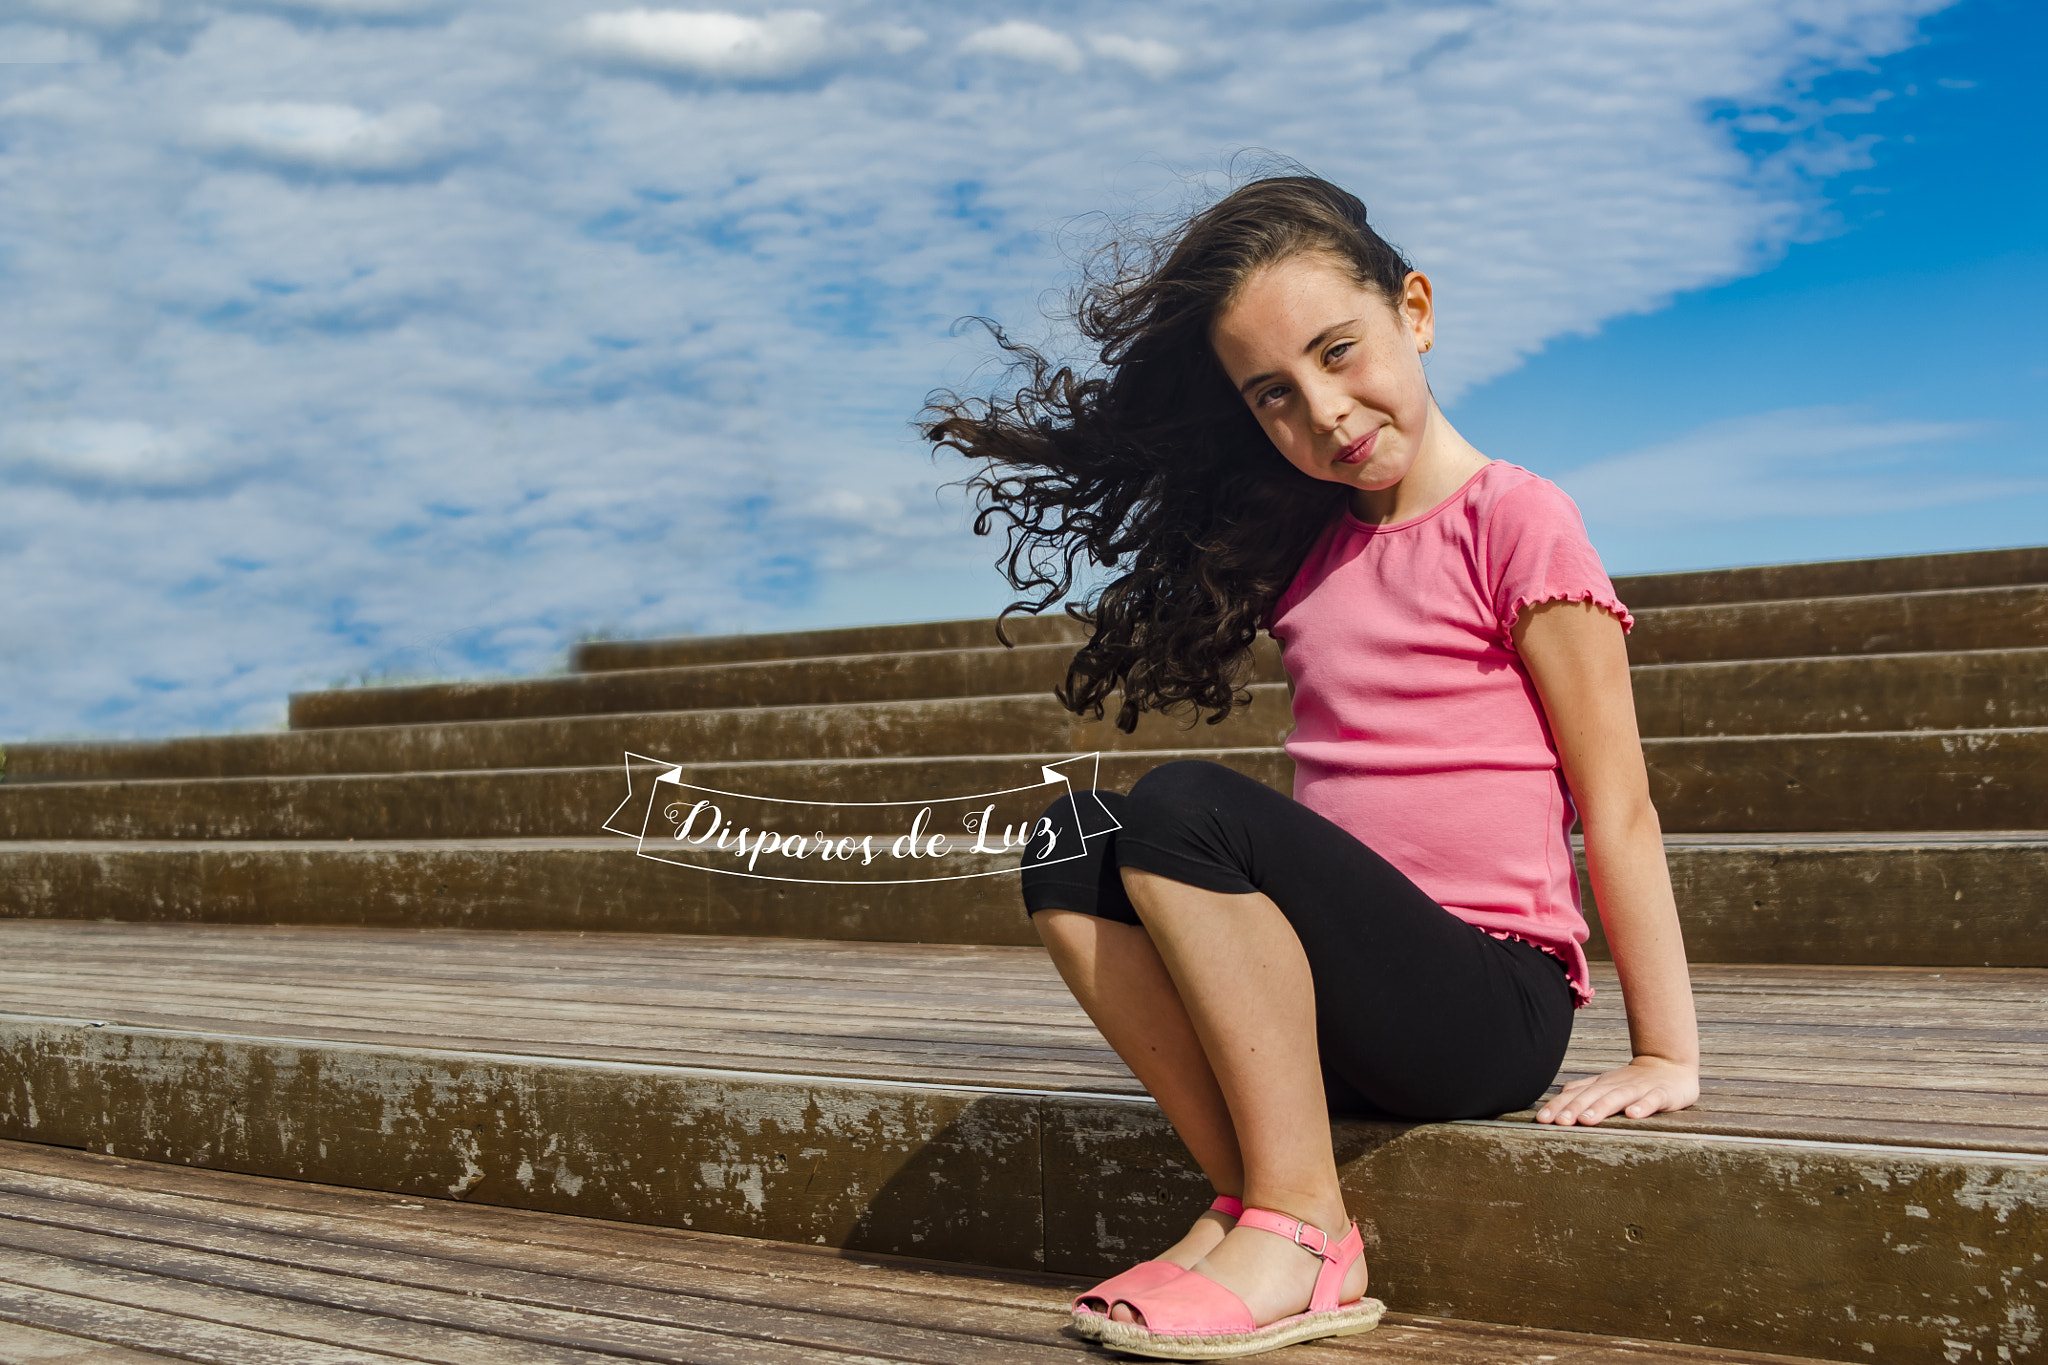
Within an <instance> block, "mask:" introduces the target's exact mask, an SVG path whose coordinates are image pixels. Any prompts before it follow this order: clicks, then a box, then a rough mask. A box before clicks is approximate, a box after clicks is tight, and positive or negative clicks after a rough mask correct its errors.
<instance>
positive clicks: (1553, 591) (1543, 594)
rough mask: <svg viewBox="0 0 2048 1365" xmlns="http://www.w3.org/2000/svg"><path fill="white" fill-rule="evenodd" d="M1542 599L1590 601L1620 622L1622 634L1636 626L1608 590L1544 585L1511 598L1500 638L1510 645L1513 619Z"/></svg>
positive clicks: (1515, 619) (1539, 604)
mask: <svg viewBox="0 0 2048 1365" xmlns="http://www.w3.org/2000/svg"><path fill="white" fill-rule="evenodd" d="M1545 602H1591V603H1592V604H1593V605H1594V606H1596V607H1600V608H1602V609H1603V610H1605V611H1607V612H1608V613H1610V614H1611V615H1612V616H1613V617H1614V618H1615V619H1616V620H1617V621H1620V622H1621V633H1622V634H1624V635H1626V634H1628V633H1629V632H1630V631H1632V630H1634V629H1635V628H1636V618H1635V617H1633V616H1631V615H1630V614H1629V610H1628V608H1627V607H1625V606H1623V605H1622V603H1621V599H1620V598H1619V597H1616V596H1615V595H1614V594H1613V593H1611V592H1601V591H1600V590H1599V589H1598V588H1545V589H1543V590H1541V591H1539V592H1532V593H1524V594H1522V595H1521V596H1519V597H1517V598H1516V599H1515V600H1514V602H1513V603H1512V604H1511V605H1510V606H1509V607H1508V616H1507V619H1506V620H1505V621H1502V622H1501V623H1500V636H1501V639H1503V640H1506V641H1508V643H1509V644H1510V646H1512V645H1513V643H1514V641H1513V635H1514V630H1515V622H1517V621H1519V620H1521V619H1522V613H1523V612H1525V611H1527V610H1528V609H1529V608H1531V607H1537V606H1541V605H1543V604H1544V603H1545Z"/></svg>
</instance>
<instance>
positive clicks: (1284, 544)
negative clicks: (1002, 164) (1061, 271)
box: [919, 175, 1411, 733]
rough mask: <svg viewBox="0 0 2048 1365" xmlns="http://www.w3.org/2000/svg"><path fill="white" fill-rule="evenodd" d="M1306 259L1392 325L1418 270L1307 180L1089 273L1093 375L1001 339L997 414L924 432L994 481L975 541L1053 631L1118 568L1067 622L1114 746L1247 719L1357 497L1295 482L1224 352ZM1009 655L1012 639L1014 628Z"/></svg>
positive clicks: (1069, 681) (962, 401)
mask: <svg viewBox="0 0 2048 1365" xmlns="http://www.w3.org/2000/svg"><path fill="white" fill-rule="evenodd" d="M1302 252H1321V253H1325V254H1327V255H1328V256H1330V257H1331V258H1332V259H1334V260H1336V261H1337V262H1339V263H1341V264H1342V265H1343V266H1345V267H1346V268H1347V269H1348V270H1349V271H1350V273H1351V275H1352V276H1353V278H1354V279H1356V280H1357V281H1358V283H1359V284H1361V285H1364V286H1366V287H1369V288H1371V289H1374V290H1375V291H1377V292H1378V293H1379V294H1380V295H1382V297H1384V298H1385V299H1386V300H1387V302H1388V305H1389V306H1390V307H1391V306H1392V305H1393V301H1394V300H1396V299H1398V298H1399V297H1400V295H1401V290H1402V287H1403V284H1404V282H1405V281H1406V279H1407V276H1408V273H1409V271H1410V269H1411V267H1410V266H1409V264H1408V262H1407V260H1406V259H1405V258H1404V257H1403V256H1402V255H1401V253H1400V252H1399V251H1397V250H1395V249H1394V248H1393V247H1392V246H1390V245H1388V244H1387V242H1386V241H1385V240H1384V239H1383V238H1381V237H1380V235H1379V234H1378V233H1377V232H1375V231H1373V229H1372V228H1371V226H1369V225H1368V224H1367V222H1366V211H1365V205H1364V204H1363V203H1361V202H1360V201H1359V200H1358V199H1357V197H1356V196H1354V195H1352V194H1350V193H1349V192H1347V191H1345V190H1343V189H1340V188H1338V187H1337V186H1335V185H1332V184H1330V183H1329V182H1328V181H1326V180H1322V179H1319V178H1317V177H1315V176H1310V175H1280V176H1271V177H1268V178H1264V179H1260V180H1254V181H1252V182H1251V183H1249V184H1246V185H1244V186H1243V187H1241V188H1239V189H1237V190H1235V191H1233V192H1231V193H1230V194H1228V195H1226V196H1224V197H1223V198H1222V199H1220V200H1218V201H1216V202H1215V203H1214V204H1211V205H1209V206H1208V207H1206V208H1204V209H1201V210H1200V211H1198V212H1196V213H1194V214H1192V215H1191V216H1189V217H1187V218H1186V219H1184V220H1182V221H1181V222H1180V223H1178V224H1177V225H1176V226H1175V227H1174V228H1173V229H1171V230H1169V231H1168V232H1166V233H1164V234H1161V235H1158V236H1156V237H1154V236H1146V235H1143V234H1138V235H1135V236H1133V235H1132V234H1129V233H1125V234H1121V235H1120V236H1119V238H1118V240H1115V241H1113V242H1111V243H1110V244H1109V245H1107V246H1105V247H1103V248H1101V249H1100V250H1098V251H1097V252H1096V253H1095V254H1094V256H1093V257H1092V258H1091V259H1090V260H1089V261H1088V262H1087V264H1086V265H1085V266H1084V270H1083V278H1082V282H1081V285H1080V286H1079V287H1078V288H1077V289H1076V290H1075V292H1074V295H1073V299H1072V307H1073V318H1074V323H1075V325H1076V327H1077V329H1078V330H1079V332H1080V334H1081V336H1082V337H1083V338H1084V339H1085V340H1086V342H1087V343H1089V345H1090V346H1091V347H1092V348H1094V349H1095V350H1096V352H1097V359H1098V362H1099V363H1097V364H1094V365H1089V366H1086V367H1085V368H1078V369H1077V368H1076V367H1075V366H1074V365H1072V364H1066V363H1060V362H1058V361H1055V360H1053V359H1049V358H1048V357H1046V356H1045V355H1043V354H1041V353H1040V352H1039V351H1037V350H1035V349H1033V348H1032V347H1030V346H1027V345H1025V344H1023V343H1021V342H1018V341H1016V340H1014V339H1012V338H1011V337H1010V336H1008V335H1007V334H1006V333H1005V332H1004V331H1003V330H1002V328H1001V327H1000V326H998V325H997V324H996V323H994V322H991V321H989V320H987V319H977V321H980V322H981V323H982V324H983V325H985V326H987V327H988V328H989V330H990V332H991V333H992V334H993V335H994V338H995V340H996V343H997V344H998V345H999V346H1000V347H1001V348H1002V349H1003V351H1004V352H1005V353H1006V354H1007V355H1008V356H1009V358H1010V362H1011V364H1010V367H1009V369H1008V370H1007V372H1006V373H1007V375H1008V378H1007V379H1006V381H1005V384H1004V386H1003V387H1004V388H1006V389H1007V388H1011V386H1012V385H1014V386H1015V387H1014V390H1013V391H1012V392H1009V393H1007V394H1004V395H999V396H996V397H992V398H963V397H961V396H959V395H957V394H954V393H949V392H941V393H935V394H933V395H932V396H931V397H930V398H929V399H928V400H927V405H926V408H925V412H924V416H923V419H922V420H921V422H920V424H919V429H920V431H921V432H922V434H923V436H924V438H925V439H926V440H928V441H930V442H931V443H932V444H933V445H934V447H936V448H940V449H951V450H954V451H957V452H959V453H960V454H962V455H964V456H966V457H967V458H969V459H970V460H974V461H977V462H979V464H980V466H981V468H980V471H979V472H978V473H977V474H975V475H973V476H971V477H969V478H968V479H966V480H963V482H964V483H965V484H966V486H967V487H968V488H970V489H971V490H973V494H974V497H975V503H976V507H977V512H976V515H975V518H974V533H975V534H976V535H988V534H990V533H991V531H992V530H993V529H994V528H996V527H997V526H998V525H1000V526H1001V528H1002V530H1003V533H1004V536H1005V539H1006V548H1005V550H1004V553H1003V554H1002V555H1001V556H1000V557H999V558H998V559H997V561H996V563H997V567H999V568H1000V569H1002V571H1003V573H1004V576H1005V577H1006V578H1007V579H1008V580H1009V582H1010V586H1011V587H1012V588H1013V589H1014V590H1015V591H1017V592H1019V593H1021V594H1024V596H1023V597H1021V598H1020V599H1019V600H1017V601H1014V602H1012V603H1011V604H1010V605H1009V606H1007V607H1006V608H1004V610H1003V613H1002V618H1004V619H1006V618H1008V617H1009V616H1010V615H1011V614H1013V613H1016V612H1024V613H1028V614H1032V615H1036V614H1038V613H1040V612H1043V611H1045V610H1046V609H1047V608H1049V607H1051V606H1052V605H1053V604H1055V603H1058V602H1061V601H1063V600H1065V599H1066V598H1067V597H1068V595H1069V594H1070V593H1071V592H1072V590H1073V587H1074V583H1075V576H1076V567H1077V565H1078V564H1079V563H1080V561H1081V560H1083V559H1084V558H1085V559H1086V560H1087V561H1088V563H1090V564H1092V565H1096V566H1100V567H1104V568H1121V569H1122V570H1123V572H1122V573H1121V574H1119V575H1117V576H1116V577H1114V578H1112V579H1111V580H1110V581H1109V582H1108V583H1107V584H1105V585H1104V586H1102V587H1101V588H1100V589H1099V590H1098V591H1097V592H1095V593H1094V594H1093V598H1092V600H1091V601H1089V602H1087V603H1085V604H1082V603H1075V602H1068V603H1067V607H1066V610H1067V613H1068V614H1069V615H1070V616H1072V617H1074V618H1075V619H1076V620H1078V621H1080V622H1081V623H1082V624H1083V625H1084V626H1086V627H1087V628H1088V638H1087V642H1086V643H1085V644H1083V645H1082V646H1081V648H1080V649H1079V651H1077V652H1076V653H1075V655H1074V658H1073V660H1072V662H1071V663H1069V664H1068V665H1067V674H1066V678H1065V680H1064V681H1062V682H1061V684H1060V685H1059V686H1058V687H1057V688H1055V689H1054V695H1055V696H1057V697H1058V698H1059V700H1060V702H1061V704H1062V705H1064V706H1065V707H1066V708H1067V709H1068V710H1070V711H1073V712H1075V713H1076V714H1081V715H1088V716H1090V717H1092V718H1094V719H1097V720H1099V719H1101V718H1102V715H1103V701H1104V699H1105V698H1107V697H1108V696H1109V695H1110V694H1111V693H1112V692H1120V693H1121V694H1122V704H1121V705H1120V706H1119V707H1118V709H1117V715H1116V726H1117V728H1118V729H1119V730H1122V731H1124V732H1125V733H1129V732H1130V731H1132V730H1134V729H1135V728H1137V724H1138V717H1139V715H1140V714H1141V713H1143V712H1145V711H1170V710H1174V709H1177V708H1189V709H1192V710H1193V711H1194V713H1196V714H1198V715H1203V716H1205V718H1206V719H1207V720H1208V722H1209V723H1210V724H1212V725H1214V724H1216V723H1218V722H1220V721H1222V720H1223V719H1224V718H1225V717H1227V716H1228V715H1229V714H1230V712H1231V710H1232V709H1233V708H1234V707H1236V706H1238V705H1241V704H1243V703H1245V702H1246V701H1248V700H1249V699H1250V694H1249V693H1248V692H1246V691H1245V690H1244V684H1245V681H1246V679H1247V678H1248V676H1249V674H1250V663H1251V656H1250V651H1251V646H1252V643H1253V641H1254V640H1255V639H1256V638H1257V636H1258V631H1259V628H1260V626H1261V625H1262V624H1264V623H1265V620H1266V617H1267V615H1268V613H1269V612H1270V611H1271V610H1272V608H1273V606H1274V604H1275V603H1276V602H1277V601H1278V600H1279V597H1280V594H1281V593H1283V592H1285V591H1286V589H1287V585H1288V583H1289V582H1291V581H1292V579H1293V577H1294V574H1295V571H1296V570H1297V569H1299V568H1300V566H1301V561H1302V559H1303V558H1304V557H1305V556H1306V555H1307V553H1308V551H1309V548H1310V546H1311V545H1312V544H1313V543H1314V541H1315V538H1316V536H1317V535H1318V533H1319V532H1320V531H1321V530H1322V528H1323V527H1324V525H1326V524H1327V523H1328V521H1329V520H1330V518H1331V517H1332V516H1333V515H1334V514H1335V513H1336V511H1337V509H1338V508H1339V507H1340V506H1341V505H1342V504H1343V502H1344V500H1345V498H1346V497H1347V496H1348V493H1349V490H1348V489H1347V488H1345V487H1344V486H1343V485H1340V484H1337V483H1334V482H1330V481H1326V480H1320V479H1314V478H1311V477H1309V476H1308V475H1306V474H1303V473H1302V472H1300V471H1299V470H1297V469H1295V468H1294V467H1293V466H1292V465H1290V464H1288V463H1287V461H1286V459H1285V458H1284V457H1282V455H1281V454H1280V452H1279V451H1278V450H1276V449H1275V448H1274V446H1273V444H1272V442H1271V441H1269V440H1268V439H1267V438H1266V434H1265V432H1264V430H1263V429H1262V428H1261V427H1260V426H1259V423H1258V420H1257V419H1256V418H1255V417H1254V416H1253V415H1252V413H1251V411H1250V409H1249V408H1248V407H1247V406H1246V405H1245V402H1244V400H1243V399H1242V398H1241V397H1240V396H1239V395H1238V394H1237V393H1236V392H1235V391H1234V390H1233V388H1232V386H1231V384H1230V380H1229V378H1228V377H1227V376H1226V375H1225V373H1224V371H1223V367H1222V364H1221V363H1220V362H1219V361H1218V360H1217V359H1216V355H1215V352H1214V351H1213V350H1212V349H1211V347H1210V342H1209V330H1210V324H1211V322H1212V321H1213V320H1214V319H1215V318H1216V316H1217V315H1218V314H1219V313H1220V312H1221V311H1222V310H1223V309H1224V308H1226V307H1228V306H1229V304H1230V303H1231V302H1232V300H1234V299H1235V298H1236V296H1237V294H1238V291H1239V290H1240V289H1242V288H1243V287H1244V284H1245V282H1246V281H1247V280H1248V279H1250V278H1251V276H1253V275H1254V274H1256V273H1257V272H1259V271H1260V270H1262V269H1265V268H1266V267H1268V266H1271V265H1274V264H1276V263H1277V262H1280V261H1283V260H1286V259H1288V258H1290V257H1292V256H1295V255H1298V254H1300V253H1302ZM997 634H998V638H1000V639H1002V641H1003V643H1004V644H1008V643H1009V638H1008V636H1007V635H1006V634H1004V633H1003V630H1002V619H999V620H998V622H997Z"/></svg>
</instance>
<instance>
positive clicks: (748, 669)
mask: <svg viewBox="0 0 2048 1365" xmlns="http://www.w3.org/2000/svg"><path fill="white" fill-rule="evenodd" d="M1072 656H1073V650H1072V648H1071V647H1070V646H1065V645H1053V646H1027V647H1020V648H1018V649H1014V650H1006V649H984V650H963V651H960V652H958V653H935V654H875V655H858V656H854V657H851V658H832V659H798V660H792V661H790V662H787V663H763V664H732V665H727V666H720V667H714V668H678V669H650V670H646V671H643V672H634V673H600V674H591V675H587V676H581V677H561V678H531V679H526V680H523V681H517V682H497V683H440V684H434V685H431V686H424V687H368V688H356V689H352V690H349V691H340V692H301V693H299V694H297V695H295V696H294V697H293V698H292V702H291V723H292V728H293V729H295V730H309V729H324V728H330V727H335V726H355V725H419V724H438V723H446V722H450V721H467V720H518V719H524V718H529V717H535V716H589V715H608V714H610V715H616V714H625V713H638V712H653V711H689V710H700V709H710V708H724V707H743V706H826V705H837V704H842V703H850V702H879V701H914V700H922V699H926V698H936V697H992V696H1011V695H1016V694H1020V693H1034V694H1040V695H1046V694H1050V693H1051V691H1052V689H1053V688H1054V686H1055V685H1057V684H1058V683H1059V681H1060V680H1061V679H1062V678H1064V677H1065V676H1066V671H1067V663H1068V660H1069V659H1071V658H1072ZM1254 664H1255V670H1254V672H1255V676H1254V678H1253V679H1252V680H1253V681H1258V682H1279V683H1284V682H1286V681H1287V674H1286V671H1285V670H1284V669H1283V668H1282V667H1281V665H1280V652H1279V648H1278V647H1277V646H1276V645H1274V644H1272V643H1271V642H1270V641H1265V642H1261V644H1260V645H1259V646H1258V647H1257V649H1255V651H1254Z"/></svg>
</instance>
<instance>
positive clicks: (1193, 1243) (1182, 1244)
mask: <svg viewBox="0 0 2048 1365" xmlns="http://www.w3.org/2000/svg"><path fill="white" fill-rule="evenodd" d="M1236 1226H1237V1219H1236V1218H1235V1217H1233V1216H1232V1215H1230V1214H1227V1213H1224V1212H1223V1211H1222V1210H1220V1209H1205V1210H1204V1211H1203V1213H1202V1216H1201V1217H1200V1218H1197V1219H1196V1220H1195V1225H1194V1226H1193V1227H1191V1228H1189V1229H1188V1234H1187V1236H1185V1237H1183V1238H1181V1239H1180V1240H1179V1241H1178V1242H1175V1243H1174V1244H1173V1245H1172V1246H1170V1247H1168V1248H1167V1249H1166V1250H1164V1251H1162V1252H1160V1253H1159V1254H1158V1255H1157V1256H1154V1257H1153V1258H1152V1259H1153V1260H1155V1261H1171V1262H1173V1263H1174V1264H1175V1265H1177V1266H1179V1267H1180V1268H1181V1269H1182V1270H1186V1269H1187V1268H1188V1267H1189V1266H1192V1265H1194V1264H1195V1263H1196V1262H1198V1261H1200V1260H1201V1259H1202V1258H1203V1257H1204V1256H1207V1255H1208V1254H1209V1253H1210V1252H1212V1251H1214V1250H1215V1249H1216V1248H1217V1247H1218V1246H1219V1245H1221V1244H1222V1242H1223V1238H1224V1236H1225V1234H1227V1233H1228V1232H1229V1231H1230V1230H1231V1229H1232V1228H1234V1227H1236Z"/></svg>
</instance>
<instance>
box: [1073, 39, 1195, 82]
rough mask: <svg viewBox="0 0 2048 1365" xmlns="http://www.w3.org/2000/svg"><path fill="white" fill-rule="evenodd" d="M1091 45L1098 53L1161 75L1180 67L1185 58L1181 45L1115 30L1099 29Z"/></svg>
mask: <svg viewBox="0 0 2048 1365" xmlns="http://www.w3.org/2000/svg"><path fill="white" fill-rule="evenodd" d="M1088 46H1089V47H1090V48H1092V49H1094V51H1095V55H1096V56H1098V57H1107V58H1109V59H1110V60H1111V61H1113V62H1122V63H1123V64H1124V65H1126V66H1134V67H1136V68H1137V69H1138V70H1140V71H1142V72H1144V73H1145V74H1146V75H1148V76H1153V77H1158V78H1164V77H1167V76H1171V75H1172V74H1173V73H1174V72H1176V71H1178V70H1179V69H1180V65H1181V60H1182V58H1181V51H1180V49H1179V48H1177V47H1174V46H1172V45H1171V44H1169V43H1162V42H1160V41H1159V40H1158V39H1157V38H1126V37H1123V36H1121V35H1119V34H1115V33H1099V34H1096V35H1095V36H1094V37H1092V38H1090V39H1089V40H1088Z"/></svg>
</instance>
